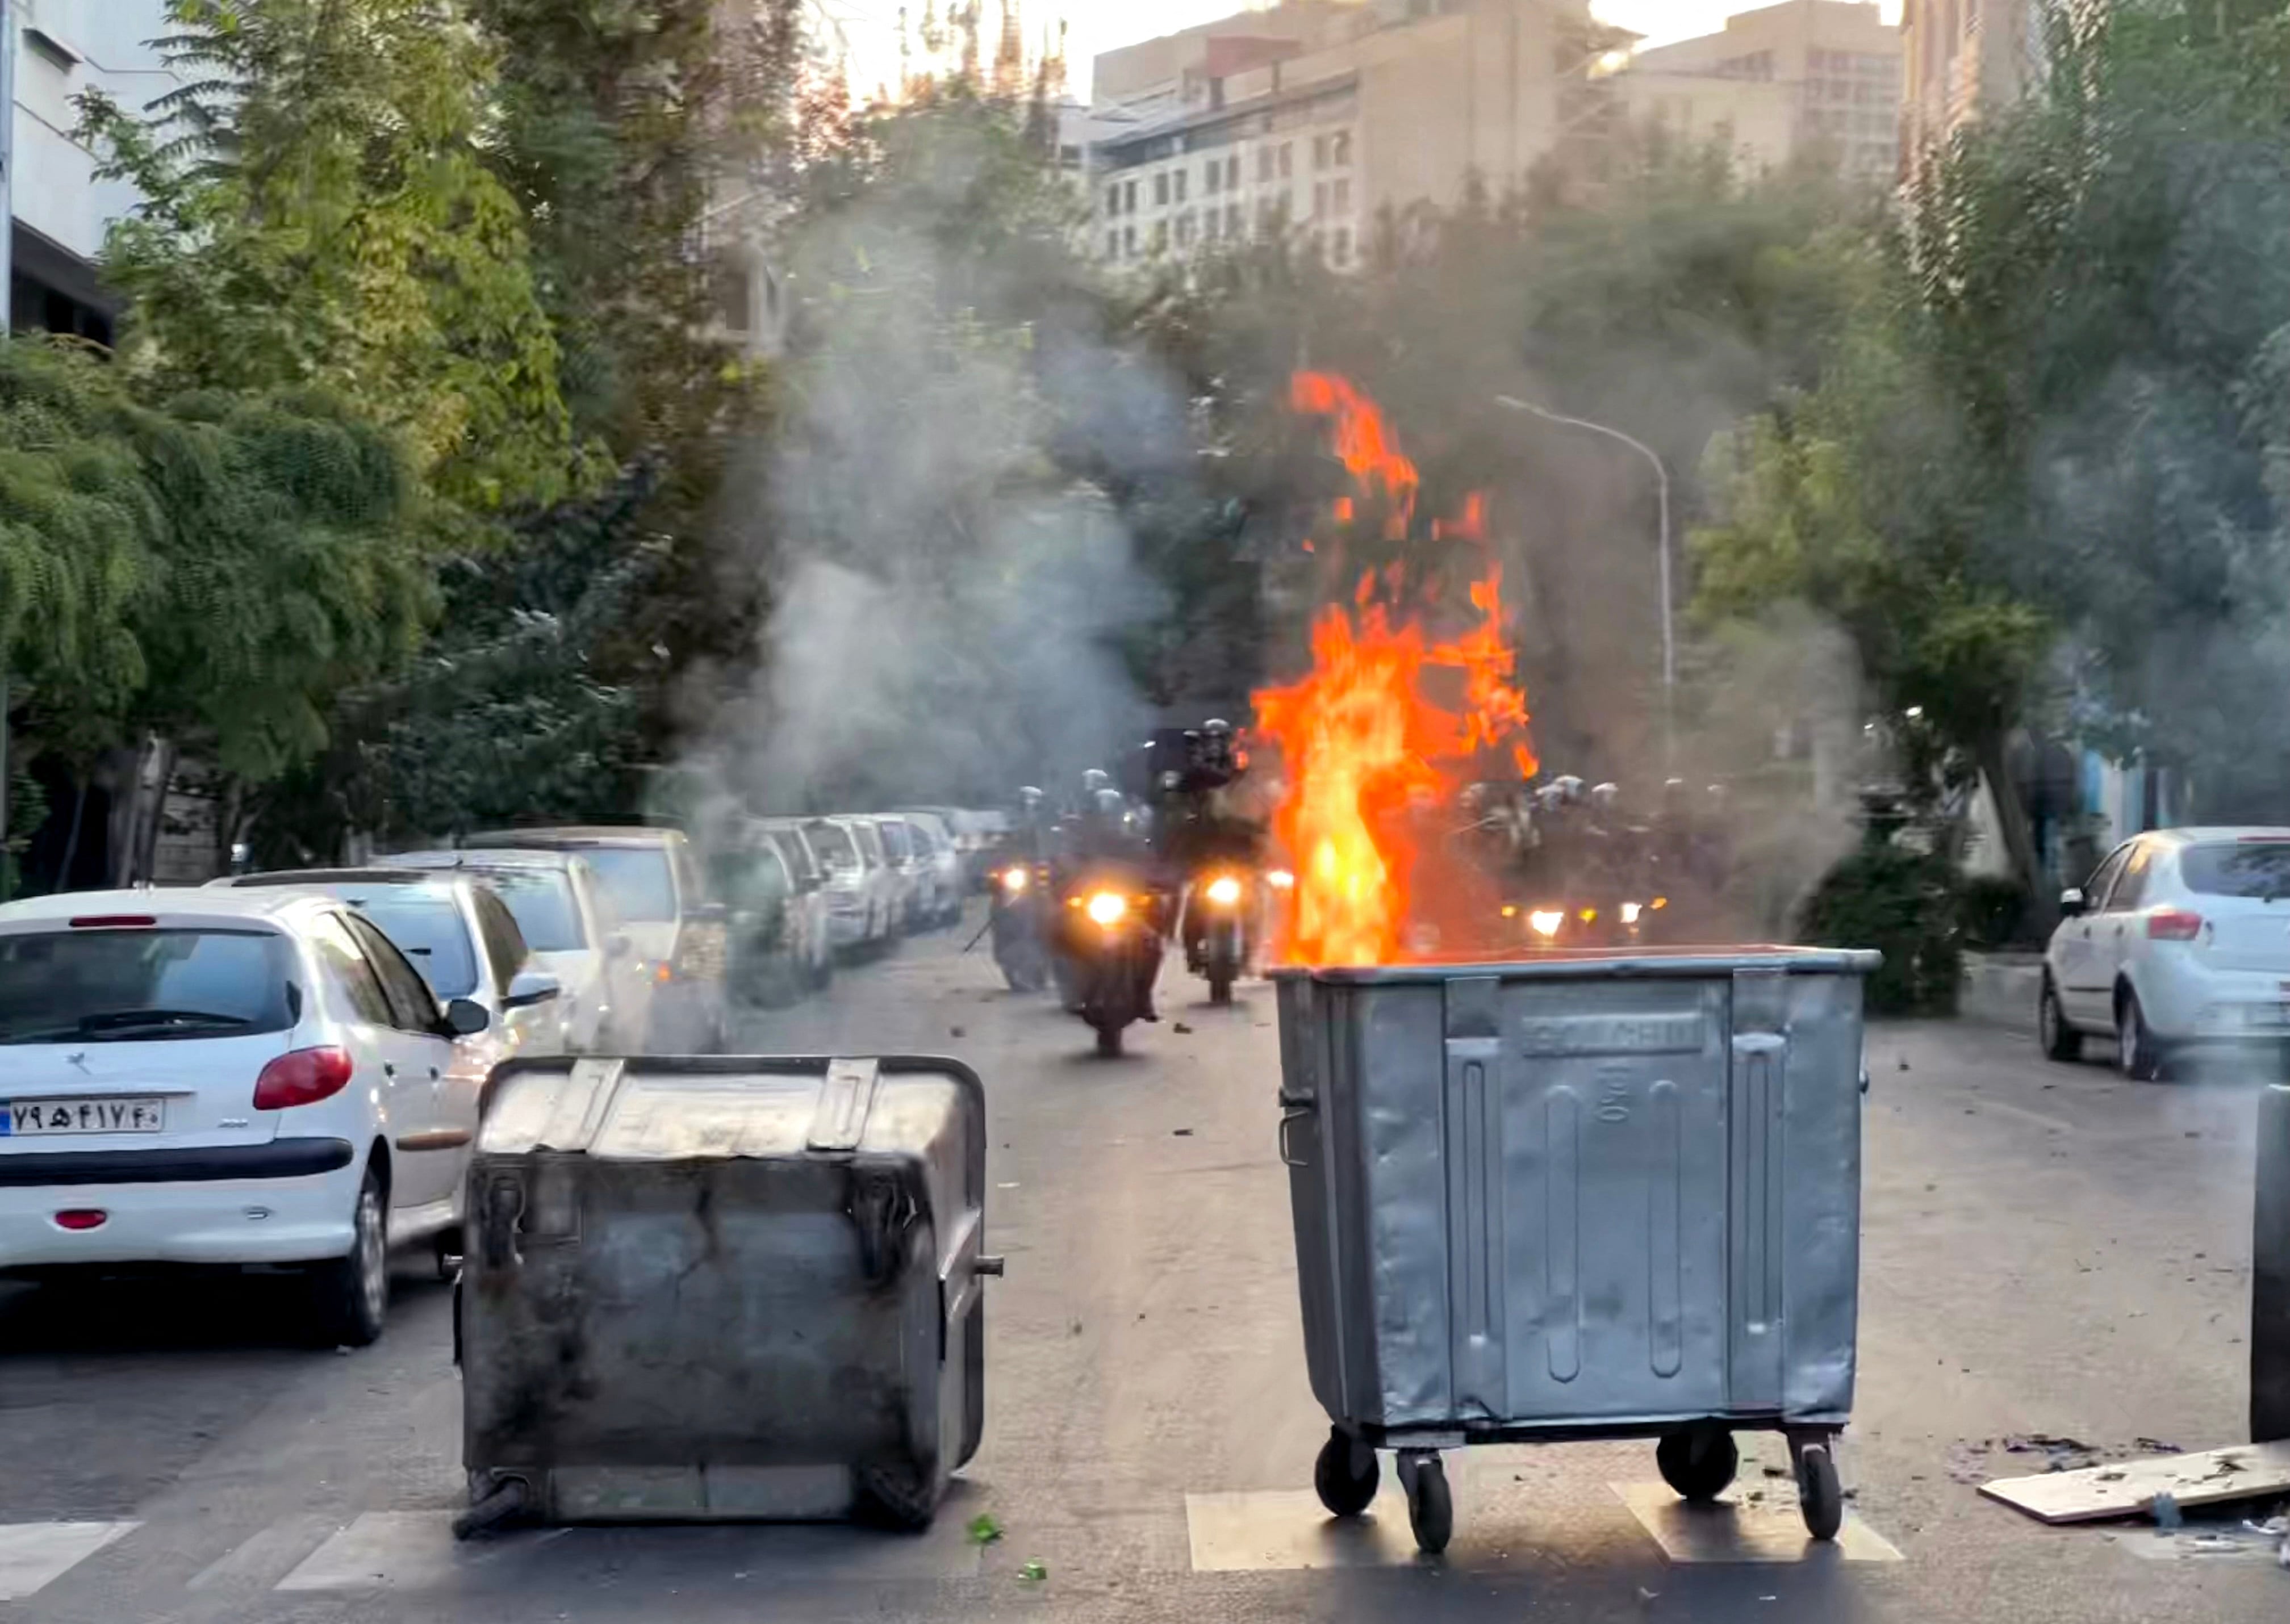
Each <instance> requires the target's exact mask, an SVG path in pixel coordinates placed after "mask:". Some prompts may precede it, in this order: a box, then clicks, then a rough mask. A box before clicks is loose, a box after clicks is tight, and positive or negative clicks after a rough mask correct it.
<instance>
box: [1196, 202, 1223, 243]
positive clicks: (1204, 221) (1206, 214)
mask: <svg viewBox="0 0 2290 1624" xmlns="http://www.w3.org/2000/svg"><path fill="white" fill-rule="evenodd" d="M1223 224H1224V216H1222V215H1221V214H1219V213H1218V212H1216V211H1215V210H1214V209H1203V210H1202V211H1201V241H1203V242H1204V243H1213V242H1215V241H1216V240H1217V231H1218V228H1220V227H1221V226H1222V225H1223Z"/></svg>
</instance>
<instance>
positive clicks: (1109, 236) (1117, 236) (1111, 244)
mask: <svg viewBox="0 0 2290 1624" xmlns="http://www.w3.org/2000/svg"><path fill="white" fill-rule="evenodd" d="M1105 257H1106V258H1107V259H1109V260H1117V259H1119V258H1120V257H1121V233H1119V232H1118V231H1109V232H1107V233H1106V234H1105Z"/></svg>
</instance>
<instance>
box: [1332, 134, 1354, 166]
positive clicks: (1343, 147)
mask: <svg viewBox="0 0 2290 1624" xmlns="http://www.w3.org/2000/svg"><path fill="white" fill-rule="evenodd" d="M1330 144H1331V146H1332V147H1333V149H1334V158H1335V165H1336V167H1337V168H1338V169H1348V168H1349V167H1350V166H1351V161H1352V132H1350V131H1349V130H1339V131H1337V132H1335V134H1334V136H1333V137H1332V138H1331V142H1330Z"/></svg>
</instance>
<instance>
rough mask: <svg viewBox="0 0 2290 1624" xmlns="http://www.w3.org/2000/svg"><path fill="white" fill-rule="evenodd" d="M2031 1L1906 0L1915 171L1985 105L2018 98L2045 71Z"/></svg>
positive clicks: (1907, 123)
mask: <svg viewBox="0 0 2290 1624" xmlns="http://www.w3.org/2000/svg"><path fill="white" fill-rule="evenodd" d="M2035 18H2036V11H2035V7H2034V5H2033V4H2032V0H1904V3H1903V5H1902V12H1901V37H1902V44H1903V45H1904V47H1905V50H1906V58H1907V62H1906V66H1907V73H1906V83H1905V88H1904V90H1903V92H1902V120H1901V143H1902V149H1903V150H1904V152H1905V153H1906V154H1907V156H1908V160H1909V164H1910V168H1911V170H1912V171H1913V170H1914V168H1915V167H1916V166H1917V165H1918V164H1921V163H1922V161H1923V159H1924V157H1925V156H1926V155H1927V154H1929V153H1931V152H1933V151H1934V150H1936V149H1937V148H1940V147H1942V146H1944V145H1945V144H1946V143H1947V140H1948V138H1949V137H1950V135H1952V134H1954V133H1955V132H1957V131H1958V130H1959V129H1961V128H1963V127H1964V126H1965V125H1966V124H1969V123H1970V122H1972V121H1973V120H1974V119H1975V118H1977V117H1979V116H1980V115H1981V114H1982V111H1984V110H1987V109H1991V108H1998V107H2002V106H2005V105H2006V104H2007V103H2010V102H2013V101H2016V100H2019V99H2020V97H2021V96H2022V95H2023V94H2025V93H2026V92H2027V91H2028V89H2029V87H2030V85H2032V84H2034V83H2035V82H2036V79H2037V77H2038V74H2039V73H2040V71H2041V69H2040V67H2039V64H2040V62H2041V60H2042V51H2041V44H2042V42H2041V40H2040V38H2039V37H2038V32H2037V28H2036V21H2035Z"/></svg>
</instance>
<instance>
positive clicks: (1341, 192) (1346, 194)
mask: <svg viewBox="0 0 2290 1624" xmlns="http://www.w3.org/2000/svg"><path fill="white" fill-rule="evenodd" d="M1333 196H1334V198H1335V204H1336V212H1337V213H1339V214H1349V213H1350V212H1352V183H1351V182H1350V181H1349V180H1339V181H1337V182H1336V188H1335V191H1334V192H1333Z"/></svg>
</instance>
